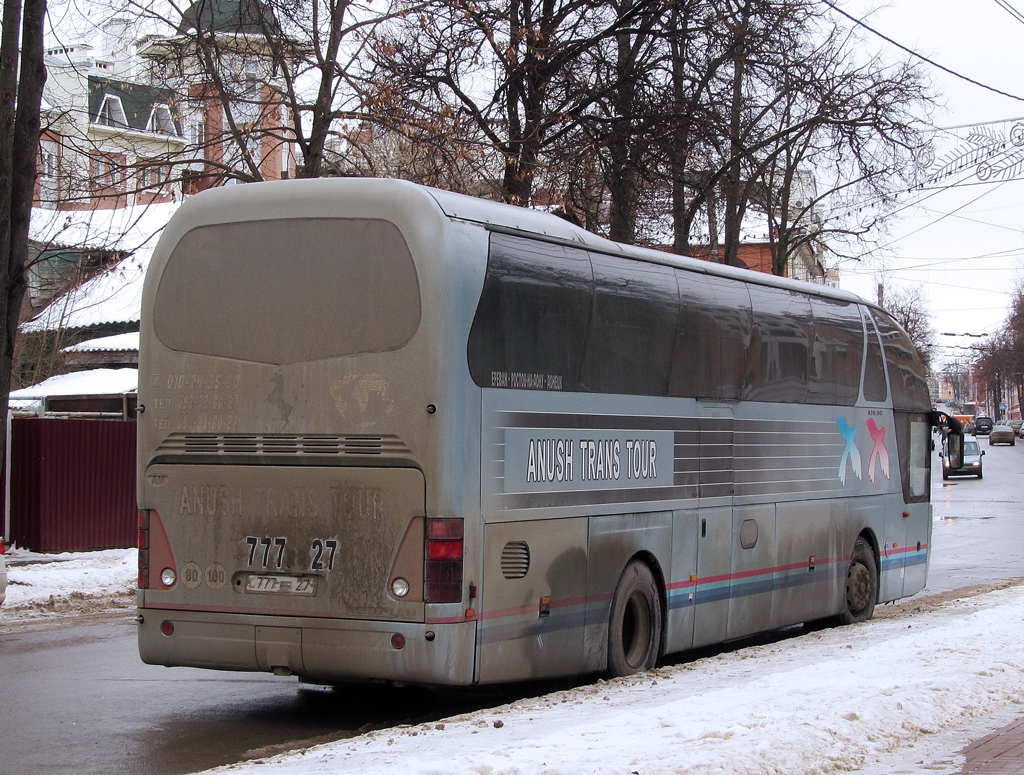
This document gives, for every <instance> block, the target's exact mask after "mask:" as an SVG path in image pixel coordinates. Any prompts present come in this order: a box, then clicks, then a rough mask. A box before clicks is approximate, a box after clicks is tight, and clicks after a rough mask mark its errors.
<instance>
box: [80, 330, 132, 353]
mask: <svg viewBox="0 0 1024 775" xmlns="http://www.w3.org/2000/svg"><path fill="white" fill-rule="evenodd" d="M138 349H139V334H138V332H137V331H136V332H134V333H128V334H117V335H116V336H101V337H99V338H98V339H89V340H88V341H85V342H79V343H78V344H73V345H71V346H69V347H65V348H63V349H62V350H61V352H62V353H86V352H125V351H132V350H134V351H136V352H137V351H138Z"/></svg>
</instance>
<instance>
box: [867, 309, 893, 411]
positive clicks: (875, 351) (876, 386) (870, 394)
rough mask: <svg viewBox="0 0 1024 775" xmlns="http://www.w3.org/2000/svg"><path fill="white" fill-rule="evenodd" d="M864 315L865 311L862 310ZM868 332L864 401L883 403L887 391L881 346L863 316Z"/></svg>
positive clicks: (868, 321) (870, 322) (872, 326)
mask: <svg viewBox="0 0 1024 775" xmlns="http://www.w3.org/2000/svg"><path fill="white" fill-rule="evenodd" d="M864 311H865V313H866V312H867V310H866V309H865V310H864ZM864 323H865V325H866V326H867V331H868V352H867V358H866V359H865V364H864V400H865V401H884V400H885V399H886V398H887V397H888V395H889V391H888V390H887V389H886V387H885V361H884V359H883V358H882V345H881V343H880V342H879V341H878V332H877V331H876V330H875V325H874V323H873V322H872V320H871V317H870V316H869V315H865V321H864Z"/></svg>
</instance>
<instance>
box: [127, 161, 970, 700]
mask: <svg viewBox="0 0 1024 775" xmlns="http://www.w3.org/2000/svg"><path fill="white" fill-rule="evenodd" d="M139 371H140V381H139V445H138V500H139V508H140V513H139V542H140V551H139V590H138V612H139V617H138V621H139V626H138V636H139V650H140V653H141V656H142V659H143V660H144V661H145V662H147V663H151V664H161V665H188V666H193V667H206V668H216V669H223V670H250V671H271V672H274V673H277V674H282V675H296V676H299V677H300V678H302V679H303V680H307V681H312V682H322V683H344V682H352V681H393V682H396V683H418V684H435V685H436V684H456V685H469V684H479V683H494V682H502V681H516V680H522V679H534V678H541V677H547V676H561V675H569V674H578V673H587V672H600V671H607V672H608V673H609V674H611V675H624V674H629V673H633V672H636V671H640V670H645V669H648V668H650V667H651V666H653V665H654V664H655V661H656V660H657V659H658V658H659V657H660V656H661V655H663V654H666V653H671V652H678V651H683V650H685V649H690V648H693V647H697V646H703V645H707V644H713V643H718V642H721V641H725V640H729V639H733V638H738V637H741V636H745V635H749V634H751V633H756V632H760V631H764V630H770V629H774V628H778V627H782V626H785V625H791V624H794V623H797V622H806V621H810V620H818V619H825V618H834V619H835V620H837V621H840V622H845V623H851V622H858V621H861V620H864V619H868V618H869V617H871V615H872V611H873V609H874V607H875V605H876V603H881V602H886V601H891V600H895V599H897V598H900V597H904V596H907V595H912V594H914V593H915V592H917V591H918V590H920V589H921V588H922V587H923V586H924V584H925V579H926V575H927V569H928V556H929V551H930V543H931V521H932V520H931V505H930V503H929V495H930V465H931V463H930V460H931V455H930V450H931V435H930V429H931V425H933V424H935V423H937V422H939V421H940V419H939V418H938V417H937V416H936V415H934V414H933V413H932V412H931V411H930V410H931V407H930V404H929V397H928V391H927V385H926V381H925V374H924V370H923V368H922V364H921V361H920V359H919V358H918V355H917V353H916V351H915V350H914V347H913V346H912V344H911V343H910V341H909V339H908V338H907V335H906V334H905V333H904V331H903V330H902V329H900V327H899V326H897V325H896V324H894V323H893V321H892V320H891V319H890V318H889V317H888V316H887V315H886V314H885V313H884V312H883V311H882V310H881V309H879V308H877V307H875V306H873V305H871V304H869V303H866V302H864V301H863V300H861V299H859V298H857V297H855V296H853V295H851V294H847V293H843V292H839V291H836V290H832V289H829V288H824V287H821V286H816V285H810V284H805V283H798V282H793V281H788V280H784V279H780V278H775V277H770V276H765V275H761V274H757V273H753V272H748V271H742V270H735V269H731V268H728V267H723V266H719V265H715V264H710V263H706V262H701V261H696V260H690V259H686V258H680V257H676V256H673V255H668V254H665V253H660V252H656V251H652V250H644V249H641V248H636V247H629V246H624V245H618V244H615V243H612V242H609V241H607V240H604V239H601V238H600V237H597V236H595V235H593V234H590V233H588V232H586V231H583V230H581V229H579V228H576V227H575V226H573V225H571V224H570V223H568V222H566V221H564V220H562V219H559V218H557V217H555V216H552V215H548V214H545V213H540V212H535V211H531V210H525V209H520V208H516V207H511V206H507V205H502V204H497V203H493V202H487V201H482V200H477V199H473V198H470V197H465V196H459V195H454V194H450V193H445V192H442V191H437V190H432V189H428V188H424V187H420V186H416V185H413V184H410V183H405V182H399V181H393V180H362V179H329V180H303V181H285V182H274V183H259V184H252V185H245V186H236V187H230V188H221V189H216V190H212V191H208V192H205V193H202V194H199V195H197V196H195V197H193V198H191V199H189V200H188V201H187V202H185V203H184V204H183V205H182V206H181V208H180V209H179V210H178V212H177V213H176V215H175V216H174V217H173V218H172V219H171V221H170V223H169V224H168V225H167V227H166V229H165V230H164V232H163V235H162V238H161V240H160V242H159V246H158V247H157V248H156V251H155V253H154V255H153V257H152V260H151V263H150V266H149V270H148V275H147V278H146V285H145V291H144V298H143V316H142V338H141V345H140V359H139ZM949 433H950V435H951V436H952V437H953V438H954V440H955V439H956V438H959V437H958V436H957V434H956V432H955V431H952V430H950V432H949Z"/></svg>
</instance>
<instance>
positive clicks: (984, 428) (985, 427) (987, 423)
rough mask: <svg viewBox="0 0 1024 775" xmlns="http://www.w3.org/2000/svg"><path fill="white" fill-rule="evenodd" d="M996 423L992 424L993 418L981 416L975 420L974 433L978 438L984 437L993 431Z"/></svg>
mask: <svg viewBox="0 0 1024 775" xmlns="http://www.w3.org/2000/svg"><path fill="white" fill-rule="evenodd" d="M994 426H995V423H994V422H992V418H991V417H987V416H986V415H983V414H979V415H978V416H977V417H975V418H974V433H975V434H976V435H978V436H984V435H986V434H988V433H990V432H991V431H992V428H993V427H994Z"/></svg>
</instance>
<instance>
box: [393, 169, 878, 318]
mask: <svg viewBox="0 0 1024 775" xmlns="http://www.w3.org/2000/svg"><path fill="white" fill-rule="evenodd" d="M407 185H411V186H412V185H417V184H414V183H408V184H407ZM417 187H419V186H417ZM426 190H427V191H428V192H429V193H430V195H431V196H433V198H434V200H435V201H436V202H437V203H438V206H440V208H441V210H442V211H443V212H444V214H445V215H447V216H448V217H449V218H452V219H456V220H462V221H468V222H471V223H479V224H481V225H482V226H486V227H488V228H494V229H501V230H509V231H514V232H521V233H525V234H530V235H535V236H539V237H542V238H547V239H551V240H553V241H559V242H561V241H565V242H571V243H575V244H578V245H581V246H585V247H587V248H589V249H591V250H595V251H599V252H602V253H612V254H616V255H621V256H624V257H626V258H633V259H636V260H638V261H650V262H652V263H658V264H664V265H666V266H674V267H679V268H681V269H687V270H689V271H693V272H702V273H704V274H712V275H718V276H721V277H729V278H732V279H736V280H742V281H743V282H748V283H757V284H759V285H769V286H774V287H779V288H787V289H789V290H798V291H800V292H802V293H809V294H812V295H816V296H823V297H827V298H831V299H839V300H842V301H851V302H859V303H866V304H868V305H870V306H876V305H875V304H872V303H871V302H869V301H866V300H865V299H862V298H861V297H860V296H858V295H856V294H854V293H850V292H849V291H841V290H839V289H837V288H830V287H828V286H825V285H815V284H813V283H808V282H802V281H799V280H793V279H791V278H788V277H776V276H775V275H769V274H765V273H763V272H754V271H752V270H750V269H741V268H739V267H731V266H726V265H724V264H715V263H712V262H710V261H704V260H701V259H697V258H690V257H689V256H679V255H676V254H674V253H667V252H663V251H660V250H654V249H652V248H643V247H638V246H636V245H625V244H622V243H619V242H613V241H612V240H609V239H606V238H604V237H601V236H599V235H597V234H594V233H592V232H589V231H587V230H586V229H583V228H581V227H579V226H576V225H574V224H572V223H570V222H569V221H567V220H565V219H564V218H560V217H558V216H557V215H554V214H552V213H548V212H544V211H541V210H532V209H528V208H524V207H516V206H514V205H509V204H505V203H503V202H494V201H490V200H487V199H479V198H477V197H472V196H467V195H465V194H456V193H453V192H451V191H443V190H441V189H436V188H426Z"/></svg>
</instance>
